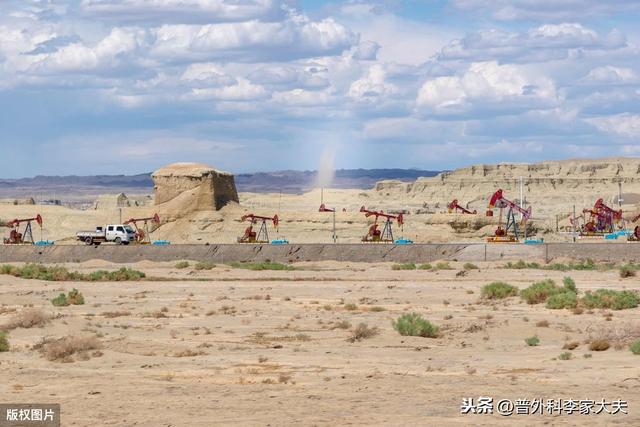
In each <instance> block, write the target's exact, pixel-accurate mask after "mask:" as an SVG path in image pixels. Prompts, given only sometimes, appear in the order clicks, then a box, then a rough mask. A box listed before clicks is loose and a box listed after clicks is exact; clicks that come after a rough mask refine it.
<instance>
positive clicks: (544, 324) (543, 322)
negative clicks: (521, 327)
mask: <svg viewBox="0 0 640 427" xmlns="http://www.w3.org/2000/svg"><path fill="white" fill-rule="evenodd" d="M536 326H537V327H539V328H548V327H549V321H548V320H540V321H539V322H536Z"/></svg>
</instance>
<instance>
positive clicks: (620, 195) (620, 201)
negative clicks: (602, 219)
mask: <svg viewBox="0 0 640 427" xmlns="http://www.w3.org/2000/svg"><path fill="white" fill-rule="evenodd" d="M618 206H620V207H622V181H619V182H618Z"/></svg>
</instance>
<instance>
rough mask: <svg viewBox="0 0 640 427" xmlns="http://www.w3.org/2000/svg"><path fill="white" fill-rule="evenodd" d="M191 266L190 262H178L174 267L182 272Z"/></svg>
mask: <svg viewBox="0 0 640 427" xmlns="http://www.w3.org/2000/svg"><path fill="white" fill-rule="evenodd" d="M190 265H191V264H189V262H188V261H178V262H176V265H174V267H175V268H177V269H179V270H182V269H184V268H189V266H190Z"/></svg>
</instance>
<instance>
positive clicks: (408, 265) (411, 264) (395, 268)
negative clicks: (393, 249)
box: [391, 262, 417, 270]
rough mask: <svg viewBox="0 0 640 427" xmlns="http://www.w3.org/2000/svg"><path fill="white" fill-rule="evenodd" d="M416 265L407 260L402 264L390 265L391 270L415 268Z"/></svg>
mask: <svg viewBox="0 0 640 427" xmlns="http://www.w3.org/2000/svg"><path fill="white" fill-rule="evenodd" d="M416 268H417V267H416V265H415V264H414V263H412V262H407V263H404V264H394V265H393V266H391V269H392V270H415V269H416Z"/></svg>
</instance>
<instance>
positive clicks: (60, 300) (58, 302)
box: [51, 293, 69, 307]
mask: <svg viewBox="0 0 640 427" xmlns="http://www.w3.org/2000/svg"><path fill="white" fill-rule="evenodd" d="M51 304H53V305H55V306H56V307H66V306H68V305H69V300H67V296H66V295H65V294H64V293H61V294H60V295H58V296H57V297H55V298H54V299H52V300H51Z"/></svg>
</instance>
